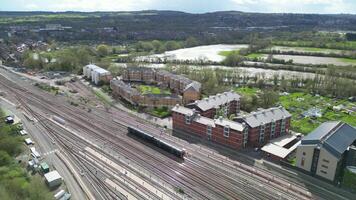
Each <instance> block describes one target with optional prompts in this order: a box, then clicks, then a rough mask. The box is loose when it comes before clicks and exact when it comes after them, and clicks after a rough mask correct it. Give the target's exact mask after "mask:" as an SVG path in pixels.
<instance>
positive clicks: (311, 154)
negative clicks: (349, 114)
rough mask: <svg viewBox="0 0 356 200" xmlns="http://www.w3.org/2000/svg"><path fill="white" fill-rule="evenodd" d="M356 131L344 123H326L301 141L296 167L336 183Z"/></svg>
mask: <svg viewBox="0 0 356 200" xmlns="http://www.w3.org/2000/svg"><path fill="white" fill-rule="evenodd" d="M355 144H356V129H355V128H354V127H352V126H350V125H348V124H345V123H342V122H325V123H323V124H321V125H320V126H319V127H318V128H316V129H315V130H314V131H313V132H311V133H309V135H307V136H306V137H304V138H303V139H302V140H301V144H300V145H299V146H298V147H297V154H296V156H297V163H296V166H297V167H299V168H300V169H303V170H305V171H307V172H309V173H311V174H312V175H313V176H319V177H322V178H324V179H327V180H329V181H336V180H337V179H338V177H339V176H340V175H341V174H342V171H343V167H342V166H344V165H345V162H346V157H347V154H348V153H347V152H348V151H349V147H350V146H352V145H355Z"/></svg>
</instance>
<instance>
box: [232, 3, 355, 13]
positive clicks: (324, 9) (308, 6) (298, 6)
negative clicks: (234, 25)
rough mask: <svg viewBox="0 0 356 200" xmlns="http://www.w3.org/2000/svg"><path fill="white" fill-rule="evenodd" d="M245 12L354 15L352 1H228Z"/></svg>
mask: <svg viewBox="0 0 356 200" xmlns="http://www.w3.org/2000/svg"><path fill="white" fill-rule="evenodd" d="M230 1H231V2H232V3H234V4H235V6H236V7H237V8H241V9H243V10H245V11H259V12H278V13H280V12H286V13H287V12H292V13H347V12H349V13H354V12H355V10H354V8H355V6H356V5H355V3H350V2H351V1H352V0H294V1H293V0H230Z"/></svg>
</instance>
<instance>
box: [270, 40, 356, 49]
mask: <svg viewBox="0 0 356 200" xmlns="http://www.w3.org/2000/svg"><path fill="white" fill-rule="evenodd" d="M272 43H273V44H274V45H278V46H291V47H306V48H309V47H313V46H314V45H315V42H313V41H273V42H272ZM322 45H323V48H326V49H340V50H341V49H347V50H356V41H347V42H327V43H323V44H322ZM323 48H322V49H323Z"/></svg>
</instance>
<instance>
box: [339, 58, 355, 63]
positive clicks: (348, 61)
mask: <svg viewBox="0 0 356 200" xmlns="http://www.w3.org/2000/svg"><path fill="white" fill-rule="evenodd" d="M338 59H339V60H340V61H342V62H345V63H350V64H356V59H352V58H338Z"/></svg>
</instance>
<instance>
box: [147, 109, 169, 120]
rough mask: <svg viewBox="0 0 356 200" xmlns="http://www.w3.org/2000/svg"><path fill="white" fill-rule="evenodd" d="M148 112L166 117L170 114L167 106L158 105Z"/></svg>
mask: <svg viewBox="0 0 356 200" xmlns="http://www.w3.org/2000/svg"><path fill="white" fill-rule="evenodd" d="M149 113H150V114H151V115H153V116H156V117H159V118H164V117H168V116H169V115H170V114H171V111H170V109H168V107H158V108H154V109H152V110H150V111H149Z"/></svg>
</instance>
